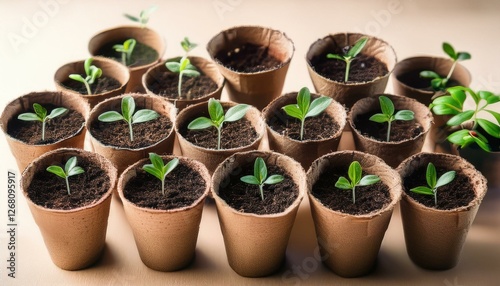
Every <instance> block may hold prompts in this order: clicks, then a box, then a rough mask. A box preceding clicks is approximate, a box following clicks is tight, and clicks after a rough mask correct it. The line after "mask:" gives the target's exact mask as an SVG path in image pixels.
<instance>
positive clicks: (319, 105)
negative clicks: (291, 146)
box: [283, 87, 333, 140]
mask: <svg viewBox="0 0 500 286" xmlns="http://www.w3.org/2000/svg"><path fill="white" fill-rule="evenodd" d="M332 100H333V99H332V98H330V97H326V96H320V97H318V98H316V99H315V100H313V101H312V102H311V94H310V92H309V89H308V88H307V87H303V88H302V89H301V90H300V91H299V93H298V94H297V104H289V105H286V106H284V107H283V110H284V111H285V113H286V114H288V116H291V117H293V118H297V119H299V120H300V140H302V138H303V135H304V122H305V120H306V118H307V117H314V116H318V115H319V114H321V112H323V111H324V110H325V109H326V108H327V107H328V106H329V105H330V103H331V102H332Z"/></svg>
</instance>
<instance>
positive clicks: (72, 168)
mask: <svg viewBox="0 0 500 286" xmlns="http://www.w3.org/2000/svg"><path fill="white" fill-rule="evenodd" d="M76 164H77V160H76V157H75V156H73V157H71V158H69V159H68V161H66V164H64V169H63V168H61V167H60V166H57V165H52V166H49V167H47V171H48V172H50V173H52V174H55V175H57V176H59V177H61V178H63V179H64V180H65V181H66V190H67V191H68V195H71V191H70V188H69V181H68V179H69V177H71V176H75V175H79V174H82V173H84V172H85V171H84V170H83V168H82V167H79V166H77V165H76Z"/></svg>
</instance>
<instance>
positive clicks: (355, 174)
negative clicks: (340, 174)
mask: <svg viewBox="0 0 500 286" xmlns="http://www.w3.org/2000/svg"><path fill="white" fill-rule="evenodd" d="M347 174H348V176H349V179H351V182H352V184H353V185H354V186H356V185H357V184H358V183H359V181H360V180H361V174H362V169H361V165H360V164H359V162H358V161H353V162H352V163H351V164H350V165H349V170H348V171H347Z"/></svg>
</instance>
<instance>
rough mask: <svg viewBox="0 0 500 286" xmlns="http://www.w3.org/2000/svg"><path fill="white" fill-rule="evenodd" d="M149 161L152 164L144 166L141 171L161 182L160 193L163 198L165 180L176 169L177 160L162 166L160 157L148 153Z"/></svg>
mask: <svg viewBox="0 0 500 286" xmlns="http://www.w3.org/2000/svg"><path fill="white" fill-rule="evenodd" d="M149 160H150V161H151V163H152V164H146V165H144V166H142V169H143V170H144V171H146V172H148V173H149V174H151V175H153V176H155V177H156V178H158V179H159V180H160V181H161V193H162V194H163V195H164V196H165V178H166V177H167V175H168V174H169V173H170V172H172V171H173V170H174V169H175V167H177V165H178V164H179V159H177V158H174V159H172V160H170V161H169V162H168V163H167V164H164V163H163V159H162V158H161V157H160V156H158V155H157V154H155V153H149Z"/></svg>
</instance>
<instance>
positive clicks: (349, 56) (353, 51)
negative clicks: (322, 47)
mask: <svg viewBox="0 0 500 286" xmlns="http://www.w3.org/2000/svg"><path fill="white" fill-rule="evenodd" d="M367 42H368V38H360V39H359V40H357V41H356V43H354V45H353V46H352V48H350V49H349V50H347V52H345V54H344V55H337V54H327V55H326V57H327V58H329V59H337V60H341V61H344V62H345V78H344V82H347V81H348V80H349V70H350V68H351V62H352V61H353V60H354V58H355V57H356V56H357V55H358V54H359V53H360V52H361V50H362V49H363V48H364V47H365V45H366V43H367Z"/></svg>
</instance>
